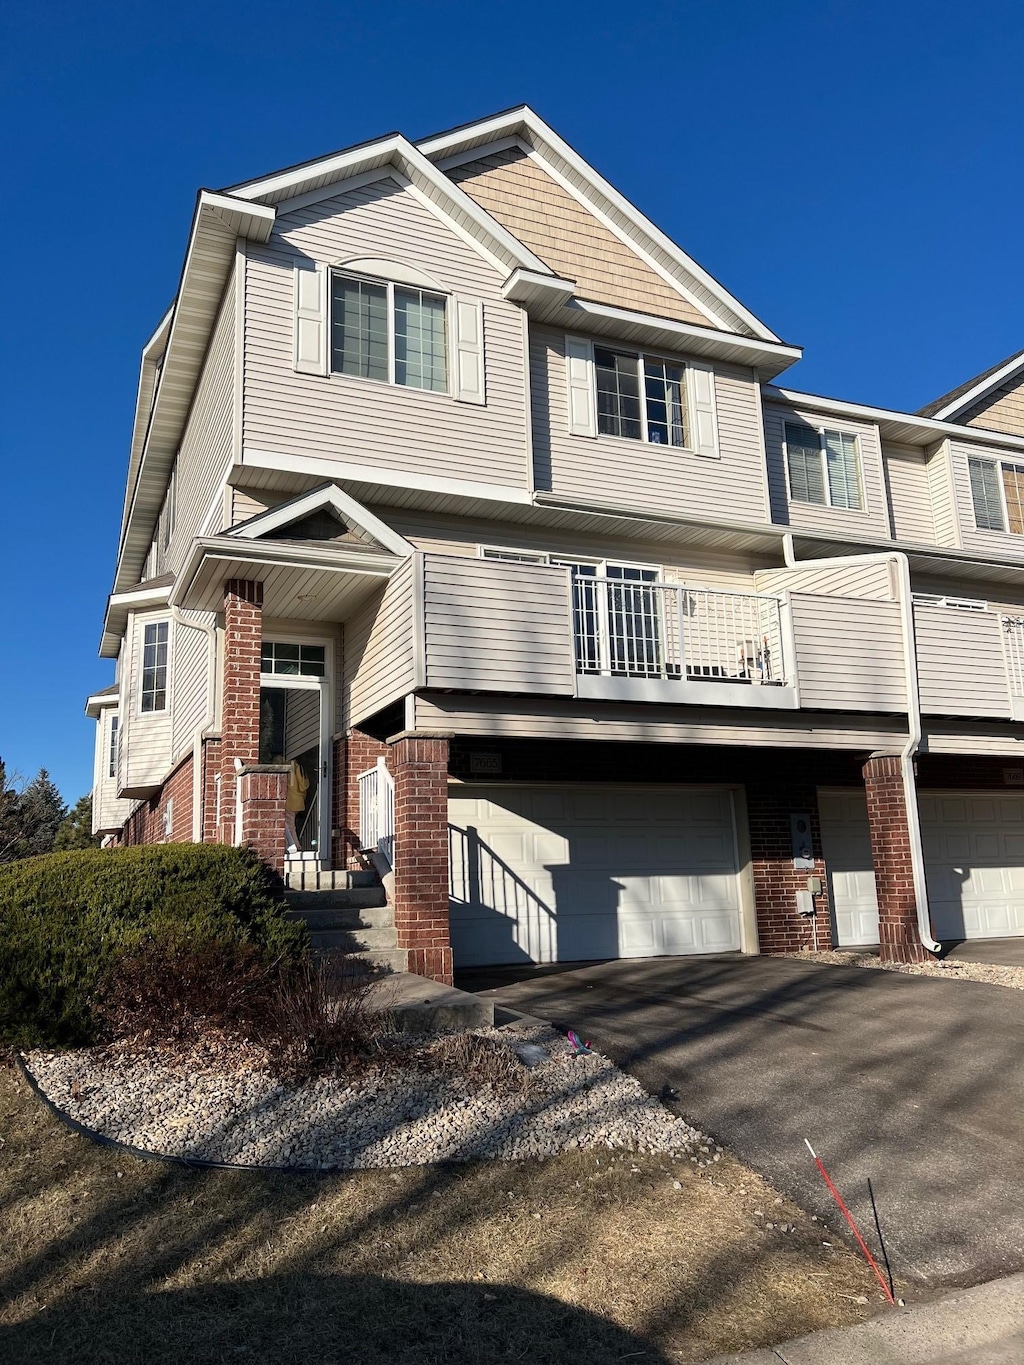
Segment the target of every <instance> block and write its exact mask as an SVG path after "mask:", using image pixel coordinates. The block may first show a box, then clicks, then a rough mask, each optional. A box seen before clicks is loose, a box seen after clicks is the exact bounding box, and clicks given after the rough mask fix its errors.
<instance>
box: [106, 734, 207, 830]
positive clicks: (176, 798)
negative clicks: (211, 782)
mask: <svg viewBox="0 0 1024 1365" xmlns="http://www.w3.org/2000/svg"><path fill="white" fill-rule="evenodd" d="M168 807H170V813H171V828H170V831H169V832H168V830H167V828H166V823H167V811H168ZM191 839H192V755H191V754H189V755H188V757H187V758H184V759H183V760H182V761H181V762H180V763H179V764H178V766H177V767H176V768H175V769H174V771H173V772H172V773H171V775H170V777H169V778H168V779H167V781H166V782H165V783H164V785H163V786H162V787H161V788H160V790H159V792H157V793H156V795H155V796H151V797H150V798H149V800H147V801H143V802H142V803H141V804H140V805H139V806H137V807H136V808H135V810H133V811H132V813H131V815H129V817H128V819H127V820H126V821H125V822H124V827H123V829H122V830H121V835H120V838H119V840H118V842H119V843H120V844H122V845H129V844H170V843H175V844H183V843H190V842H191Z"/></svg>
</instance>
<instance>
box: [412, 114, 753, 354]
mask: <svg viewBox="0 0 1024 1365" xmlns="http://www.w3.org/2000/svg"><path fill="white" fill-rule="evenodd" d="M524 130H525V132H526V133H527V135H528V137H527V140H528V142H529V145H530V147H531V149H532V150H534V151H537V152H539V153H540V155H541V157H542V158H543V159H544V161H545V163H546V164H547V167H548V169H550V170H560V167H559V164H558V163H559V162H561V163H563V164H564V165H565V166H567V167H568V168H569V169H570V170H571V171H573V172H574V173H575V174H576V175H578V176H579V177H580V178H581V180H582V181H583V183H584V184H585V185H586V186H587V187H588V188H589V189H590V190H591V191H592V192H593V194H594V200H591V199H590V197H589V196H587V197H586V199H584V200H583V201H582V202H585V203H587V206H588V207H589V208H592V209H595V210H597V209H598V208H599V207H600V209H601V210H603V213H604V217H605V218H608V217H611V218H612V219H613V220H614V217H615V216H616V215H618V216H620V217H621V219H622V220H624V221H625V223H627V224H628V225H629V226H630V227H632V228H633V229H635V230H636V231H637V232H638V233H639V234H640V236H641V238H647V241H648V243H649V244H650V246H653V247H655V248H657V250H658V251H659V252H660V253H661V254H662V255H663V257H664V258H665V259H666V260H667V262H668V263H669V275H670V279H671V283H672V284H673V285H674V286H675V287H676V288H677V289H680V288H685V281H684V280H681V279H680V278H679V276H678V275H677V274H675V272H674V270H673V269H672V267H675V268H676V269H678V270H682V271H683V272H684V275H690V276H691V277H692V278H693V279H694V280H696V281H698V282H699V283H700V284H701V285H702V286H703V287H704V289H706V290H707V292H708V294H709V295H710V296H711V297H712V299H714V300H715V301H717V302H718V304H719V305H720V306H721V307H722V308H723V309H725V310H726V312H727V314H731V315H732V323H733V325H735V321H736V320H741V321H743V322H744V323H746V325H747V326H748V327H749V328H750V329H751V331H752V332H753V333H754V335H755V336H756V337H759V338H760V339H761V340H762V341H774V342H778V341H780V338H779V337H777V336H776V335H775V333H774V332H772V331H771V330H770V329H769V328H768V327H766V326H765V324H764V323H763V322H761V320H760V319H759V318H757V317H755V316H754V314H753V313H751V312H750V310H749V309H748V308H745V307H744V306H743V304H742V303H740V301H739V300H738V299H736V298H734V297H733V296H732V295H731V294H730V293H729V291H728V290H727V289H725V288H724V286H723V285H721V284H720V283H719V282H718V280H716V279H715V278H714V276H713V275H711V274H709V273H708V271H706V270H705V269H704V268H703V266H700V265H698V263H697V262H696V261H695V260H693V258H692V257H690V256H688V255H687V254H686V252H685V251H683V250H682V248H681V247H680V246H678V245H677V244H676V243H675V242H673V241H672V240H671V238H670V237H668V236H666V234H665V233H663V232H662V231H661V229H660V228H658V227H656V226H655V225H654V223H652V222H651V221H650V219H649V218H647V217H646V216H645V215H644V214H643V213H641V212H640V210H639V209H638V208H637V207H636V206H635V205H634V204H631V203H630V201H629V200H628V199H627V198H626V197H625V195H623V194H621V193H620V192H619V191H618V190H617V189H616V188H615V187H614V185H611V184H610V183H609V182H608V181H607V180H605V178H604V177H603V176H602V175H600V174H599V173H598V172H597V171H596V170H594V168H593V167H592V166H591V165H589V163H588V162H586V161H585V160H584V159H583V157H581V156H580V155H579V153H578V152H576V151H575V150H574V149H573V148H572V147H570V146H569V144H568V143H567V142H565V141H564V140H563V139H562V138H560V137H559V136H558V134H557V133H556V132H555V130H554V129H553V128H551V127H550V126H549V125H548V124H547V123H545V122H544V120H543V119H542V118H541V117H540V115H539V114H537V113H535V111H534V110H533V109H531V108H529V107H528V106H523V107H522V108H520V109H512V110H509V111H508V112H507V113H505V114H498V115H495V116H494V117H493V118H491V119H484V120H482V121H481V122H480V123H479V124H470V125H468V126H467V127H465V128H460V129H457V130H455V131H453V132H451V133H441V134H439V135H438V136H436V137H432V138H428V139H426V140H424V141H423V142H421V143H420V144H419V147H420V150H421V151H422V152H423V154H424V155H425V156H427V157H429V158H430V159H431V160H432V161H433V160H437V159H440V158H448V157H450V156H452V155H453V154H454V153H456V152H457V151H459V150H461V148H462V147H463V145H464V144H466V143H467V142H472V143H473V144H474V150H476V152H477V155H478V156H479V155H482V154H483V153H482V152H481V150H480V146H481V138H482V136H483V135H484V134H487V133H490V134H492V135H493V140H494V141H498V140H499V139H501V138H504V137H508V136H515V135H519V136H521V135H522V133H523V131H524ZM560 180H561V183H562V184H563V185H564V186H565V188H566V189H569V190H570V193H572V194H573V195H574V197H576V198H577V199H580V197H581V195H580V187H579V186H578V185H575V184H574V182H573V181H572V179H571V177H566V176H565V174H564V172H562V173H561V176H560ZM567 182H568V183H567ZM602 199H603V200H604V201H605V203H604V204H603V205H602V204H601V203H600V201H601V200H602ZM609 210H611V211H612V213H611V214H609ZM620 235H621V231H620ZM624 240H626V241H627V242H628V243H629V245H630V246H631V247H633V249H634V250H636V249H638V248H640V250H641V252H643V249H644V248H643V243H641V242H638V241H637V240H636V238H634V237H633V235H632V233H630V232H628V230H627V232H626V236H625V238H624ZM648 249H649V248H648ZM645 259H646V257H645ZM652 263H653V262H652ZM661 273H662V274H664V267H663V270H662V272H661ZM691 302H694V303H695V304H696V305H697V306H698V307H700V308H701V311H702V312H706V311H707V310H708V304H707V302H706V301H703V302H702V301H701V300H699V299H691Z"/></svg>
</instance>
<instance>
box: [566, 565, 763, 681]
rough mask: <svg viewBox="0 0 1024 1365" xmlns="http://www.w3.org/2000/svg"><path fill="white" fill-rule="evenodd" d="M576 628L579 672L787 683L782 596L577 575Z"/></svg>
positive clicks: (575, 589) (679, 678)
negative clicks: (783, 645) (780, 598)
mask: <svg viewBox="0 0 1024 1365" xmlns="http://www.w3.org/2000/svg"><path fill="white" fill-rule="evenodd" d="M573 634H574V639H575V648H576V671H577V672H578V673H586V674H596V675H599V676H605V677H627V678H662V679H665V680H681V681H684V682H726V683H744V684H748V685H755V686H758V685H759V686H775V687H781V686H784V685H785V683H786V670H785V663H784V659H783V649H782V614H781V607H780V602H779V599H778V598H777V597H768V596H762V595H758V594H754V593H735V592H715V591H712V590H710V589H706V588H687V587H678V586H675V585H673V584H666V583H646V582H638V581H635V580H632V579H629V580H627V579H612V578H597V577H593V578H591V577H581V576H577V577H575V578H574V579H573Z"/></svg>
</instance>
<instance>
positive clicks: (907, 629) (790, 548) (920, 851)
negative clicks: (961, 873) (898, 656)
mask: <svg viewBox="0 0 1024 1365" xmlns="http://www.w3.org/2000/svg"><path fill="white" fill-rule="evenodd" d="M782 553H783V556H784V558H785V561H786V568H787V569H810V568H816V567H819V566H825V565H834V566H836V567H840V566H845V565H861V564H894V565H895V566H896V574H897V592H898V597H899V604H900V625H901V628H902V634H903V666H904V675H905V678H906V687H907V731H908V733H907V742H906V744H904V746H903V748H902V749H901V750H900V773H901V775H902V778H903V804H904V805H905V806H906V808H907V829H908V832H909V835H910V866H911V869H912V872H913V877H914V900H915V902H916V905H917V931H918V934H919V935H920V938H921V942H922V943H923V944H924V946H925V947H926V948H927V949H928V951H929V952H930V953H939V952H941V951H942V945H941V944H940V943H938V942H936V940H935V939H933V938H932V929H931V920H930V916H929V914H928V883H927V880H926V877H925V867H924V848H923V847H922V844H921V817H920V814H919V812H918V809H917V781H916V779H915V777H914V755H915V754H916V753H917V751H918V749H919V747H920V744H921V733H922V732H921V693H920V688H919V686H918V677H917V645H916V643H915V639H914V598H913V594H912V592H911V587H910V561H909V560H908V559H907V556H906V555H905V554H903V553H901V552H900V551H899V550H883V551H880V552H879V553H878V554H868V555H836V556H834V557H831V558H827V559H805V560H798V559H797V557H796V551H795V548H794V544H793V534H792V532H789V531H787V533H786V534H785V535H784V536H783V537H782Z"/></svg>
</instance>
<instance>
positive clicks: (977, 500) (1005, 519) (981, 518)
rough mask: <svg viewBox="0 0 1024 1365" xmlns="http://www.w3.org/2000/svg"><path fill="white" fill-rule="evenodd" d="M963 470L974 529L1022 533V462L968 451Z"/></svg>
mask: <svg viewBox="0 0 1024 1365" xmlns="http://www.w3.org/2000/svg"><path fill="white" fill-rule="evenodd" d="M967 472H968V474H969V476H970V480H971V501H972V502H973V503H974V524H975V525H976V526H977V527H978V529H979V530H980V531H1009V532H1010V533H1011V534H1012V535H1016V536H1019V535H1024V465H1019V464H1007V463H1005V462H1004V461H1002V460H983V459H979V458H978V457H977V456H974V455H971V456H968V459H967Z"/></svg>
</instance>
